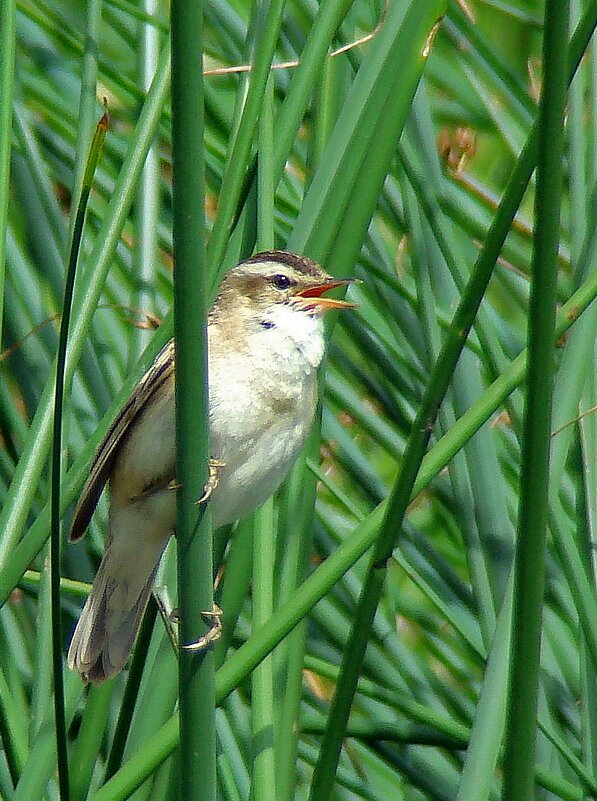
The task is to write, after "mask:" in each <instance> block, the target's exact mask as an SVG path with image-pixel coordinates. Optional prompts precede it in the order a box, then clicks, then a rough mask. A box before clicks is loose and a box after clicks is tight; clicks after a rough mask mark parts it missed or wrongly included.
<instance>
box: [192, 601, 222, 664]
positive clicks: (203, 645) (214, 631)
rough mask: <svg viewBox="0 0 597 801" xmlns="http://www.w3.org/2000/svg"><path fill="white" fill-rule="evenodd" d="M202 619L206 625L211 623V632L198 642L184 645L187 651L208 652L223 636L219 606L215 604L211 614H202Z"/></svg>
mask: <svg viewBox="0 0 597 801" xmlns="http://www.w3.org/2000/svg"><path fill="white" fill-rule="evenodd" d="M201 617H202V618H203V620H205V622H206V623H210V624H211V625H210V629H209V631H208V632H207V633H206V634H204V635H203V636H202V637H199V639H198V640H197V641H196V642H191V643H189V644H188V645H183V646H182V647H183V648H184V650H185V651H193V653H197V652H199V651H206V650H207V649H208V648H210V647H211V646H212V645H213V644H214V643H215V642H217V641H218V640H219V639H220V637H221V636H222V610H221V609H220V607H219V606H218V605H217V604H214V605H213V606H212V608H211V611H209V612H201Z"/></svg>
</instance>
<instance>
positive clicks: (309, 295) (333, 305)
mask: <svg viewBox="0 0 597 801" xmlns="http://www.w3.org/2000/svg"><path fill="white" fill-rule="evenodd" d="M353 281H354V278H342V279H335V278H330V279H329V280H327V281H326V282H325V283H323V284H317V285H316V286H310V287H308V288H307V289H303V290H302V291H301V292H299V293H298V294H297V295H296V299H297V300H298V301H299V302H300V305H301V307H302V308H303V309H305V310H308V309H321V310H322V311H329V309H354V308H356V305H357V304H356V303H350V301H348V300H339V299H338V298H324V297H322V295H323V293H324V292H327V291H328V289H336V287H339V286H348V285H349V284H352V282H353Z"/></svg>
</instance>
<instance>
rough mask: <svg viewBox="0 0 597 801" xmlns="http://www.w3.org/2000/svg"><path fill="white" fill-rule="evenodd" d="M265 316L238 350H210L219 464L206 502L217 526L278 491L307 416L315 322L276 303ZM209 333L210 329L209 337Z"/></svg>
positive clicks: (315, 360) (214, 448)
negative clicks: (264, 324) (210, 497)
mask: <svg viewBox="0 0 597 801" xmlns="http://www.w3.org/2000/svg"><path fill="white" fill-rule="evenodd" d="M263 322H265V323H267V324H268V325H269V324H272V323H273V327H271V328H269V327H265V326H261V325H260V326H256V327H255V330H254V331H252V332H251V334H250V335H249V337H248V338H247V341H246V347H243V349H242V350H240V351H236V352H232V353H230V352H229V351H225V355H224V354H223V353H222V352H221V351H220V353H219V354H218V356H219V358H218V359H217V360H216V359H214V358H212V357H211V355H210V362H209V382H210V435H211V453H212V456H213V457H214V458H216V459H219V460H221V461H222V462H224V464H225V467H224V468H222V469H220V470H219V483H218V487H217V489H216V490H215V492H214V494H213V496H212V500H211V509H212V515H213V521H214V525H215V526H220V525H224V524H225V523H229V522H232V521H233V520H236V519H237V518H238V517H242V516H243V515H245V514H247V513H248V512H250V511H251V510H252V509H254V508H255V507H257V506H258V505H259V504H261V503H263V501H265V500H266V498H268V497H269V496H270V495H271V494H272V492H274V491H275V490H276V489H277V487H278V486H279V485H280V483H281V482H282V481H283V479H284V477H285V476H286V473H287V472H288V470H289V469H290V467H291V465H292V463H293V462H294V460H295V459H296V457H297V456H298V453H299V451H300V449H301V448H302V446H303V444H304V442H305V439H306V437H307V435H308V433H309V430H310V428H311V425H312V422H313V415H314V412H315V406H316V402H317V367H318V366H319V364H320V363H321V360H322V358H323V352H324V340H323V327H322V323H321V320H320V318H319V317H312V316H310V315H308V314H305V313H304V312H301V311H298V310H296V309H292V308H291V307H289V306H285V305H282V304H279V305H277V306H276V307H274V308H273V309H272V311H271V312H270V313H269V315H268V318H267V320H266V321H263ZM214 334H215V330H211V329H210V340H211V338H212V336H213V335H214ZM214 352H215V350H214V348H213V347H211V346H210V354H213V353H214Z"/></svg>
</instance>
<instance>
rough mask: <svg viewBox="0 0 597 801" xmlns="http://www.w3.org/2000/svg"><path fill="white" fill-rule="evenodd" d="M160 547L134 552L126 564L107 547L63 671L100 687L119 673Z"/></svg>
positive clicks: (125, 658)
mask: <svg viewBox="0 0 597 801" xmlns="http://www.w3.org/2000/svg"><path fill="white" fill-rule="evenodd" d="M164 545H165V543H164ZM164 545H162V544H160V545H159V546H156V545H154V546H153V547H144V548H142V549H138V551H139V552H137V553H135V554H132V555H131V554H127V555H126V557H128V558H123V556H124V555H123V554H122V553H120V552H119V551H118V549H117V548H115V545H114V543H110V544H109V545H108V547H107V549H106V552H105V553H104V557H103V559H102V562H101V564H100V567H99V570H98V572H97V575H96V577H95V581H94V582H93V587H92V588H91V592H90V594H89V597H88V599H87V601H86V603H85V606H84V607H83V611H82V612H81V617H80V618H79V622H78V623H77V627H76V629H75V631H74V634H73V637H72V640H71V644H70V648H69V651H68V665H69V667H70V668H71V670H76V671H77V672H78V673H79V674H80V675H81V677H82V678H83V680H84V681H91V682H94V683H99V682H102V681H104V680H105V679H109V678H110V677H111V676H114V675H116V674H117V673H119V672H120V671H121V670H122V668H123V667H124V665H125V663H126V661H127V659H128V658H129V656H130V653H131V651H132V649H133V645H134V643H135V638H136V636H137V631H138V630H139V626H140V625H141V620H142V618H143V613H144V611H145V607H146V606H147V601H148V600H149V594H150V592H151V588H152V586H153V579H154V576H155V573H156V570H157V566H158V562H159V561H160V557H161V555H162V551H163V550H164ZM131 557H132V558H131Z"/></svg>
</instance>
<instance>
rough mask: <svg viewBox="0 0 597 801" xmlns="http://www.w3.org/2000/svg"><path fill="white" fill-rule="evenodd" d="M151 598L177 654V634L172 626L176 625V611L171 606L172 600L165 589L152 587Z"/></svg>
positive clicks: (177, 619)
mask: <svg viewBox="0 0 597 801" xmlns="http://www.w3.org/2000/svg"><path fill="white" fill-rule="evenodd" d="M153 597H154V598H155V602H156V604H157V605H158V611H159V613H160V615H161V617H162V620H163V621H164V628H165V629H166V634H167V635H168V639H169V640H170V642H171V644H172V648H173V649H174V652H175V653H178V632H177V631H176V629H175V628H174V626H175V625H176V624H177V623H178V621H179V617H178V609H176V608H175V607H174V606H173V605H172V599H171V598H170V594H169V592H168V588H167V587H154V588H153Z"/></svg>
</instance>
